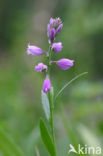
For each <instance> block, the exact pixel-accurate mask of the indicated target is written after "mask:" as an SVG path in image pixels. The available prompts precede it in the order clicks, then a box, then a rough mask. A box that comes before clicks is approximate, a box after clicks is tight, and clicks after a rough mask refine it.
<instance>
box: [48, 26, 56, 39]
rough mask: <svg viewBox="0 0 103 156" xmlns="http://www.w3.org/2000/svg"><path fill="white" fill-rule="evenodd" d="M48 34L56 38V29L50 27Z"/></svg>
mask: <svg viewBox="0 0 103 156" xmlns="http://www.w3.org/2000/svg"><path fill="white" fill-rule="evenodd" d="M48 35H49V38H50V40H54V39H55V29H54V28H50V30H49V31H48Z"/></svg>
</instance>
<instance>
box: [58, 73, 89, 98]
mask: <svg viewBox="0 0 103 156" xmlns="http://www.w3.org/2000/svg"><path fill="white" fill-rule="evenodd" d="M87 73H88V72H84V73H81V74H79V75H77V76H76V77H74V78H73V79H72V80H70V81H69V82H68V83H66V84H65V85H64V86H63V87H62V88H61V89H60V91H59V92H58V93H57V95H56V97H55V101H56V99H57V98H58V97H59V95H60V94H61V93H62V92H63V91H64V89H65V88H67V87H68V86H69V85H70V84H71V83H72V82H74V81H75V80H77V79H78V78H79V77H81V76H84V75H86V74H87Z"/></svg>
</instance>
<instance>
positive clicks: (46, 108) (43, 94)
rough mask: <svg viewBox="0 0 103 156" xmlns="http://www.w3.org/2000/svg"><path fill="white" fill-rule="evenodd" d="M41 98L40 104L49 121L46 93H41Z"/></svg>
mask: <svg viewBox="0 0 103 156" xmlns="http://www.w3.org/2000/svg"><path fill="white" fill-rule="evenodd" d="M41 98H42V104H43V109H44V112H45V115H46V118H47V119H48V120H49V117H50V107H49V100H48V96H47V94H46V93H44V92H43V91H41Z"/></svg>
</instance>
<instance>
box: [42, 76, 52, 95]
mask: <svg viewBox="0 0 103 156" xmlns="http://www.w3.org/2000/svg"><path fill="white" fill-rule="evenodd" d="M50 89H51V82H50V79H49V78H48V77H46V79H45V80H44V83H43V92H44V93H47V92H48V91H50Z"/></svg>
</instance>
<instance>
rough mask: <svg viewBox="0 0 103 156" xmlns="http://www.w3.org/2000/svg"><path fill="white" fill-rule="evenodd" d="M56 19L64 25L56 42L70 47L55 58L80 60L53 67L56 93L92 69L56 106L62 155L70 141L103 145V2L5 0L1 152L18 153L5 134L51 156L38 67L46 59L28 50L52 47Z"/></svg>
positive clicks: (1, 5)
mask: <svg viewBox="0 0 103 156" xmlns="http://www.w3.org/2000/svg"><path fill="white" fill-rule="evenodd" d="M50 17H60V18H61V19H62V21H63V24H64V27H63V30H62V32H61V33H60V35H58V37H57V40H56V41H62V42H63V47H64V48H63V50H62V52H60V53H58V54H55V56H54V59H55V60H57V59H60V58H62V57H67V58H69V59H74V60H75V66H74V67H73V68H71V69H70V70H67V71H61V70H60V69H59V68H58V67H57V66H55V65H54V66H53V67H52V84H53V85H54V86H55V94H56V93H57V91H58V90H59V89H60V88H61V87H62V86H63V85H64V84H65V83H66V82H68V81H69V80H71V78H73V77H74V76H76V75H77V74H79V73H82V72H85V71H86V72H88V75H86V76H84V77H82V78H80V79H79V80H77V81H76V82H75V83H73V84H72V85H71V86H70V87H69V88H68V89H66V90H65V92H64V93H63V95H62V96H61V98H59V99H58V101H57V103H56V105H55V132H56V140H57V141H56V144H57V148H58V153H59V154H58V155H59V156H68V150H69V144H70V143H71V144H73V145H74V144H75V145H78V144H79V143H81V144H82V145H85V144H87V145H94V144H95V145H98V146H99V145H100V147H101V148H102V147H103V1H102V0H98V1H97V0H29V1H28V0H8V1H7V0H1V1H0V156H5V155H6V156H8V155H10V156H12V153H10V152H11V151H9V152H8V150H9V149H8V146H10V147H11V145H9V144H8V141H6V140H5V137H4V138H3V134H4V133H5V134H6V135H7V137H10V139H11V142H13V144H15V146H16V145H17V146H18V148H19V150H22V151H23V152H24V153H25V154H24V155H25V156H39V154H37V153H38V151H39V153H40V156H49V154H48V152H47V151H46V150H45V148H44V145H43V143H42V141H41V139H40V134H39V128H38V125H39V119H40V117H41V116H43V117H44V113H43V108H42V104H41V95H40V94H41V88H42V83H43V79H44V75H42V74H40V73H37V72H35V71H34V65H36V64H37V63H38V62H41V61H45V60H44V59H45V58H43V57H41V56H40V57H36V56H28V55H27V52H26V51H27V45H28V43H30V44H33V45H37V46H39V47H41V48H42V49H43V50H45V51H46V50H47V49H48V38H47V32H46V28H47V23H48V22H49V18H50ZM102 150H103V149H102ZM102 152H103V151H102ZM8 153H9V154H8ZM102 154H103V153H102ZM13 156H14V155H13ZM71 156H72V154H71Z"/></svg>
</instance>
